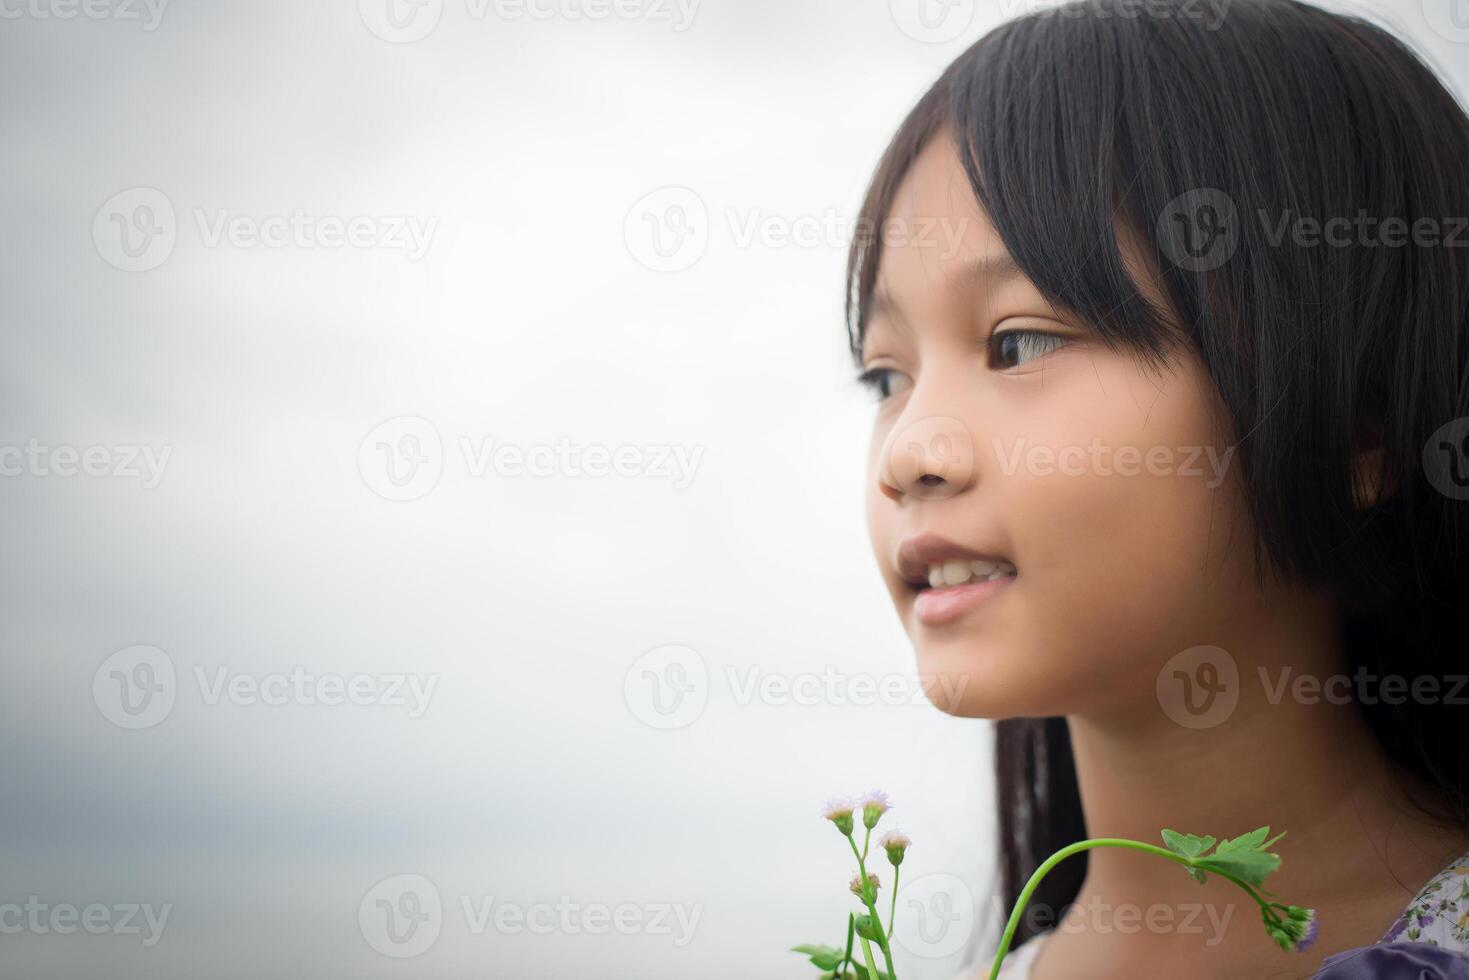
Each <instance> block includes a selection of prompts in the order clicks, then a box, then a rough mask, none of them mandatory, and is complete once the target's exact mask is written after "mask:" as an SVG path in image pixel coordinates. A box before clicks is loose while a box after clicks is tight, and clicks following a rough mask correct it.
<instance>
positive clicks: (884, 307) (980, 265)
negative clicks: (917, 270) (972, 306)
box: [867, 252, 1028, 320]
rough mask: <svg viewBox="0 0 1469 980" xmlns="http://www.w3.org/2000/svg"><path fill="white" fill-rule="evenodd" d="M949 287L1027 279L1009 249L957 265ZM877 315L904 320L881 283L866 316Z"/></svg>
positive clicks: (986, 284)
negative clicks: (960, 265) (958, 266)
mask: <svg viewBox="0 0 1469 980" xmlns="http://www.w3.org/2000/svg"><path fill="white" fill-rule="evenodd" d="M946 279H947V281H946V283H945V285H946V287H947V288H949V289H963V288H967V287H974V286H994V285H998V284H1000V283H1004V282H1011V281H1013V280H1016V279H1027V281H1028V277H1027V276H1026V275H1025V273H1024V272H1022V271H1021V269H1020V266H1019V265H1017V264H1016V262H1015V260H1014V259H1013V258H1012V257H1011V256H1010V254H1009V253H1008V252H999V253H997V254H995V255H985V256H981V257H980V258H977V259H974V260H972V261H970V262H966V263H965V264H964V265H963V266H962V267H960V268H959V269H956V270H955V271H954V272H952V273H950V274H949V275H948V276H947V277H946ZM875 316H891V317H893V318H895V319H898V320H902V314H901V311H900V310H899V309H898V304H897V303H895V302H894V301H893V300H892V298H891V297H890V296H888V294H887V291H886V290H884V289H883V288H882V287H881V286H879V287H877V288H875V289H874V290H873V291H872V299H871V302H870V306H869V308H868V311H867V319H869V320H870V319H871V318H872V317H875Z"/></svg>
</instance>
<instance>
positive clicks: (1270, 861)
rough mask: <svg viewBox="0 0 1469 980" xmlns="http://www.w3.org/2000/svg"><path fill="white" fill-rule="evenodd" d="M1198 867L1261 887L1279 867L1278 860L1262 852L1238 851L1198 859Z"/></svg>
mask: <svg viewBox="0 0 1469 980" xmlns="http://www.w3.org/2000/svg"><path fill="white" fill-rule="evenodd" d="M1199 867H1200V868H1203V869H1206V870H1208V871H1213V872H1214V873H1215V874H1223V875H1231V876H1233V877H1235V878H1238V879H1239V880H1240V881H1243V882H1246V883H1248V884H1251V885H1263V884H1264V883H1265V879H1266V878H1268V877H1269V876H1270V875H1271V874H1272V873H1274V871H1275V870H1276V869H1277V868H1279V867H1280V858H1279V857H1277V856H1276V855H1274V854H1266V853H1265V852H1264V851H1240V852H1238V853H1234V854H1226V855H1224V856H1222V857H1221V856H1220V855H1218V854H1213V855H1210V856H1209V857H1206V858H1200V859H1199Z"/></svg>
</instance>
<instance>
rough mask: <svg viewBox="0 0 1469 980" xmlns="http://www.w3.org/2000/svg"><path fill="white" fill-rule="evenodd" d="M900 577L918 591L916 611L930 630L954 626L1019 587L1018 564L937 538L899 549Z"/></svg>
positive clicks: (916, 540) (924, 538)
mask: <svg viewBox="0 0 1469 980" xmlns="http://www.w3.org/2000/svg"><path fill="white" fill-rule="evenodd" d="M898 573H899V574H900V575H901V576H902V578H903V580H904V581H905V582H907V583H908V585H909V587H911V588H912V589H913V592H914V595H915V599H914V603H913V612H914V614H915V615H916V616H917V617H918V619H919V621H920V622H922V623H923V624H924V625H927V626H942V625H945V624H947V623H952V622H954V621H956V620H958V619H960V618H962V617H963V616H964V615H966V614H967V613H968V612H970V611H971V610H973V609H975V608H976V607H978V606H979V605H981V604H982V603H984V602H985V601H987V600H988V599H990V598H992V597H993V596H995V595H997V594H999V593H1000V592H1002V591H1003V590H1004V589H1006V588H1008V587H1009V586H1010V585H1011V584H1013V583H1014V582H1015V580H1016V578H1017V577H1018V572H1017V569H1016V566H1015V563H1014V562H1012V561H1010V560H1009V559H1008V558H1005V557H1003V556H1001V555H996V554H984V553H981V552H978V551H974V550H973V549H969V548H966V547H964V546H962V545H958V544H955V543H954V542H952V541H949V540H947V539H944V538H940V537H937V536H935V535H920V536H918V537H914V538H909V539H907V540H906V541H904V542H903V543H902V544H901V545H900V546H899V548H898Z"/></svg>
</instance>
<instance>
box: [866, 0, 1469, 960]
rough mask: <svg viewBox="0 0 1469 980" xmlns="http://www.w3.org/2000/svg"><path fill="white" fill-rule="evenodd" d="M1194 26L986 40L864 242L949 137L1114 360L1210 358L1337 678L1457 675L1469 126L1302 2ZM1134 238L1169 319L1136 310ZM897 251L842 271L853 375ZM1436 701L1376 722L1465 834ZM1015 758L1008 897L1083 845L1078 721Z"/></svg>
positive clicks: (1397, 45) (956, 77)
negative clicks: (1370, 472)
mask: <svg viewBox="0 0 1469 980" xmlns="http://www.w3.org/2000/svg"><path fill="white" fill-rule="evenodd" d="M1203 6H1204V7H1211V5H1209V4H1205V5H1203ZM1212 7H1213V12H1214V13H1220V12H1221V11H1220V9H1219V8H1218V5H1212ZM1201 9H1202V8H1201V7H1200V4H1199V3H1197V2H1194V0H1150V2H1149V3H1148V4H1146V5H1143V6H1141V7H1140V6H1139V5H1138V4H1137V3H1136V2H1129V0H1083V2H1080V3H1075V4H1072V5H1070V6H1068V7H1063V8H1059V9H1056V10H1051V11H1046V12H1042V13H1036V14H1032V15H1030V16H1027V17H1024V18H1022V19H1019V20H1015V21H1012V22H1009V23H1007V24H1005V25H1003V26H1001V27H1000V28H998V29H996V30H995V31H993V32H992V33H990V34H988V35H986V36H985V37H984V38H982V39H981V40H980V41H978V42H977V43H976V44H974V45H973V46H972V47H971V48H969V49H968V50H967V51H965V52H964V53H963V54H962V55H961V56H960V57H959V58H958V59H957V60H956V61H955V62H954V63H953V64H952V65H950V66H949V67H948V69H947V70H945V71H944V73H943V75H942V76H941V77H940V78H939V80H938V81H937V82H936V83H935V84H934V85H933V87H932V88H931V89H929V91H928V92H927V93H926V94H925V95H924V96H923V97H922V99H921V100H920V101H919V102H918V104H917V106H916V107H915V108H914V109H913V110H912V112H911V113H910V114H909V116H908V117H907V119H905V120H904V122H903V124H902V125H901V127H900V128H899V129H898V132H897V134H896V136H895V137H894V138H893V140H892V142H891V144H890V145H889V147H888V149H887V151H886V153H885V154H884V156H883V158H882V161H881V163H880V164H879V166H878V168H877V171H876V174H875V176H874V177H873V180H872V183H871V186H870V188H869V190H868V193H867V197H866V200H865V202H864V205H863V209H862V219H863V220H862V221H861V222H859V225H860V226H862V227H868V228H880V227H881V222H882V221H883V219H884V218H885V217H886V216H887V214H888V212H889V210H890V208H891V205H892V201H893V197H894V193H895V191H896V189H897V187H898V184H899V183H900V182H901V180H902V178H903V176H904V175H905V174H906V172H907V171H908V169H909V168H910V166H911V164H912V163H913V160H914V158H915V157H916V156H917V155H918V153H919V152H920V150H921V149H922V148H923V147H924V146H925V145H926V144H927V143H928V141H929V140H930V139H932V138H934V137H935V136H936V135H937V134H939V133H941V132H947V133H950V134H952V136H953V138H954V141H955V144H956V146H957V149H958V151H959V155H960V157H961V159H962V160H963V163H964V167H965V171H966V174H967V177H968V181H969V184H970V186H971V188H972V189H973V192H974V194H975V196H976V198H977V200H978V201H979V203H980V205H981V206H982V207H983V208H984V209H985V211H986V213H987V214H988V216H989V218H990V220H991V221H992V222H993V224H994V226H995V228H996V230H997V231H998V233H999V234H1000V236H1001V238H1002V239H1003V241H1004V243H1005V245H1006V247H1007V248H1008V250H1009V252H1010V254H1011V255H1012V256H1013V257H1014V259H1015V261H1016V262H1017V264H1018V265H1019V266H1020V268H1021V269H1022V270H1023V271H1024V272H1025V273H1026V275H1027V276H1028V277H1029V278H1030V279H1031V280H1032V281H1033V282H1034V283H1035V285H1036V286H1037V288H1038V289H1039V290H1040V291H1041V292H1042V293H1043V294H1044V295H1045V296H1046V297H1047V299H1048V300H1050V301H1051V302H1052V303H1054V304H1055V305H1057V306H1058V307H1059V308H1061V309H1063V310H1067V311H1070V312H1071V313H1074V314H1075V315H1076V316H1077V317H1078V318H1080V319H1081V320H1083V321H1084V322H1086V323H1087V324H1088V325H1089V326H1090V327H1091V328H1092V329H1094V330H1095V331H1096V332H1097V334H1098V336H1099V337H1100V338H1101V339H1102V341H1103V342H1104V343H1107V344H1109V345H1114V346H1117V347H1120V348H1128V349H1131V350H1134V351H1136V352H1139V353H1141V354H1145V355H1147V356H1148V357H1149V358H1162V357H1165V356H1166V354H1167V351H1168V348H1169V346H1170V338H1173V339H1176V338H1177V337H1179V336H1180V331H1181V335H1182V337H1184V338H1186V342H1187V343H1189V344H1191V345H1192V346H1193V348H1194V349H1195V350H1196V351H1197V353H1198V355H1199V356H1200V358H1201V360H1202V362H1203V364H1204V366H1205V368H1206V369H1207V371H1208V373H1209V375H1210V377H1211V378H1212V380H1213V383H1214V385H1215V386H1216V387H1217V389H1218V392H1219V394H1220V396H1221V399H1222V402H1223V404H1224V405H1225V406H1226V407H1227V411H1228V413H1229V417H1228V420H1227V421H1228V423H1229V425H1230V426H1231V427H1232V430H1233V432H1234V433H1235V434H1236V438H1238V439H1239V440H1240V441H1239V446H1238V460H1239V464H1240V472H1241V475H1242V478H1243V481H1244V486H1245V491H1246V494H1247V497H1248V500H1249V505H1250V509H1251V516H1252V518H1253V521H1254V524H1255V526H1256V527H1257V529H1258V531H1259V536H1258V540H1257V541H1256V542H1255V548H1256V554H1257V556H1259V557H1260V558H1261V559H1262V560H1261V561H1260V563H1259V567H1260V568H1261V575H1262V577H1263V576H1265V575H1267V574H1268V575H1275V576H1279V577H1280V578H1282V579H1283V580H1290V581H1297V582H1301V583H1304V584H1307V585H1310V586H1312V587H1320V588H1323V589H1328V590H1330V592H1331V593H1332V594H1334V595H1335V596H1336V597H1338V599H1339V602H1340V608H1341V609H1342V617H1343V625H1344V628H1343V631H1342V635H1343V637H1344V650H1343V657H1344V663H1345V667H1346V670H1347V671H1349V672H1355V671H1356V670H1358V669H1359V668H1366V669H1367V670H1373V671H1376V672H1377V673H1379V674H1394V675H1404V676H1406V677H1409V678H1411V677H1414V676H1418V675H1431V676H1434V677H1438V678H1443V677H1445V676H1448V675H1453V674H1455V673H1457V674H1460V675H1462V674H1463V673H1464V672H1465V662H1466V658H1465V657H1464V656H1463V652H1464V644H1465V641H1466V638H1469V608H1466V606H1469V589H1466V584H1469V583H1466V565H1469V562H1466V556H1469V547H1466V545H1469V538H1466V534H1469V521H1466V518H1469V502H1466V501H1465V500H1464V499H1462V497H1463V496H1469V491H1466V492H1465V493H1464V494H1461V495H1460V494H1456V493H1455V492H1454V488H1453V487H1449V488H1448V489H1447V490H1446V489H1444V488H1443V484H1442V477H1443V476H1444V474H1443V473H1442V472H1438V473H1435V471H1434V466H1435V465H1436V464H1434V463H1433V460H1434V459H1435V458H1437V456H1436V454H1437V453H1439V452H1440V451H1443V452H1458V451H1460V450H1459V448H1458V447H1459V445H1460V444H1459V443H1458V441H1457V440H1459V439H1463V440H1464V443H1463V449H1462V452H1463V453H1464V454H1465V456H1469V421H1466V422H1464V423H1463V426H1462V427H1461V428H1458V429H1452V430H1449V431H1452V433H1453V436H1454V442H1453V445H1452V447H1450V446H1448V445H1440V443H1443V442H1444V435H1443V434H1444V432H1445V431H1446V430H1444V428H1443V427H1444V426H1446V425H1450V424H1451V423H1455V422H1456V420H1461V419H1465V418H1466V417H1469V404H1466V398H1469V228H1466V227H1465V225H1469V177H1466V173H1469V171H1466V169H1465V168H1466V163H1469V119H1466V116H1465V113H1464V110H1463V108H1462V107H1461V106H1460V105H1459V104H1458V102H1457V101H1456V100H1455V98H1454V97H1453V96H1452V95H1451V94H1450V93H1449V92H1448V91H1447V90H1446V89H1445V87H1444V85H1443V84H1442V83H1441V82H1440V81H1439V79H1438V78H1437V77H1436V76H1435V74H1434V73H1433V72H1432V71H1431V70H1430V69H1429V68H1428V67H1426V66H1425V64H1424V62H1423V61H1422V60H1420V58H1419V57H1418V56H1416V55H1415V54H1414V53H1413V52H1412V51H1411V50H1410V49H1409V48H1408V47H1406V46H1405V45H1404V44H1403V43H1402V42H1401V41H1399V40H1397V39H1396V38H1394V37H1393V36H1392V35H1390V34H1389V33H1387V32H1386V31H1384V30H1382V29H1381V28H1378V27H1376V26H1374V25H1372V24H1369V23H1367V22H1365V21H1363V20H1361V19H1357V18H1353V17H1347V16H1342V15H1339V14H1335V13H1330V12H1327V11H1325V10H1322V9H1319V8H1316V7H1312V6H1309V5H1307V4H1304V3H1298V2H1294V0H1235V2H1234V3H1233V4H1230V5H1227V6H1226V7H1224V8H1223V10H1222V19H1220V18H1218V17H1206V16H1201ZM1203 13H1206V14H1207V13H1209V11H1203ZM1296 217H1300V218H1305V219H1314V220H1315V221H1318V222H1328V221H1331V220H1332V219H1336V220H1335V223H1334V224H1333V225H1332V227H1333V228H1334V229H1335V231H1334V233H1333V237H1332V241H1331V243H1330V244H1328V243H1326V242H1323V241H1320V240H1317V241H1313V240H1312V239H1311V238H1310V237H1309V236H1307V235H1296V234H1294V233H1290V232H1287V233H1285V234H1284V235H1283V237H1281V230H1282V229H1283V228H1284V227H1285V226H1283V225H1281V224H1280V222H1281V221H1282V220H1287V221H1291V220H1293V219H1294V218H1296ZM1389 219H1393V220H1391V221H1390V220H1389ZM1398 220H1401V221H1402V222H1403V223H1404V224H1403V225H1398V224H1397V221H1398ZM1343 221H1346V222H1349V223H1352V224H1350V225H1343V224H1342V222H1343ZM1415 222H1417V224H1415ZM1425 222H1426V223H1425ZM1291 227H1292V228H1293V229H1294V228H1296V227H1297V226H1295V225H1292V226H1291ZM1403 227H1406V228H1408V229H1409V236H1408V239H1409V240H1408V241H1406V242H1403V241H1402V240H1401V238H1402V235H1401V234H1400V232H1401V229H1402V228H1403ZM1389 229H1394V231H1392V232H1390V231H1389ZM1122 236H1126V239H1125V240H1130V241H1131V242H1133V243H1134V244H1135V245H1136V247H1137V248H1138V249H1140V251H1141V255H1142V258H1143V260H1144V261H1145V262H1146V263H1147V264H1148V265H1150V266H1151V268H1150V269H1149V270H1148V271H1149V272H1150V273H1151V274H1153V275H1155V276H1157V278H1158V281H1159V284H1160V285H1161V287H1162V290H1163V293H1164V295H1165V297H1166V302H1167V305H1168V307H1169V308H1168V309H1166V310H1160V309H1156V308H1154V307H1153V306H1152V305H1150V304H1149V303H1148V302H1147V300H1145V299H1144V297H1143V296H1142V294H1141V293H1140V292H1139V290H1138V288H1137V285H1136V284H1135V282H1134V280H1133V279H1132V278H1131V277H1130V276H1129V274H1128V272H1127V270H1126V269H1125V268H1124V263H1123V250H1122V248H1121V247H1120V246H1119V238H1120V237H1122ZM1205 246H1207V247H1205ZM881 255H882V242H881V238H880V236H878V237H867V238H859V239H857V240H854V242H853V245H852V250H851V253H850V255H849V259H848V270H847V323H848V331H849V335H850V341H851V346H852V350H853V353H854V355H855V356H856V357H857V358H858V359H859V360H860V356H861V354H860V351H861V344H862V338H863V333H864V329H865V326H866V315H867V310H868V307H869V303H870V300H871V297H872V294H873V290H874V287H875V285H876V278H877V271H878V265H879V262H880V259H881ZM1357 454H1375V456H1376V458H1377V460H1378V462H1379V464H1380V465H1379V468H1378V469H1377V470H1376V471H1375V472H1376V473H1377V474H1378V476H1379V481H1378V487H1379V489H1380V490H1381V492H1380V493H1379V494H1378V495H1377V499H1376V502H1375V503H1371V502H1370V498H1369V499H1368V500H1366V501H1364V500H1363V498H1361V497H1360V496H1359V495H1354V489H1356V485H1355V482H1354V467H1353V461H1354V458H1357ZM1450 462H1453V463H1454V465H1457V460H1451V461H1450ZM1455 475H1457V474H1455ZM1424 700H1427V699H1419V703H1413V699H1406V701H1405V703H1402V704H1387V703H1383V700H1381V699H1379V700H1378V701H1377V703H1375V704H1366V703H1363V704H1361V706H1360V707H1361V711H1362V712H1363V713H1364V715H1365V717H1366V719H1367V722H1368V723H1369V725H1370V727H1371V729H1372V731H1373V733H1374V735H1375V737H1376V738H1377V739H1378V741H1379V742H1380V743H1381V745H1382V746H1383V748H1384V749H1385V750H1386V752H1387V753H1388V755H1389V756H1390V758H1391V759H1392V760H1393V761H1394V763H1395V764H1396V765H1397V766H1399V767H1400V771H1403V772H1405V773H1409V774H1412V775H1414V776H1416V777H1419V779H1421V780H1422V781H1423V782H1425V783H1426V785H1428V786H1429V787H1430V788H1431V789H1432V790H1433V792H1432V794H1431V798H1427V799H1419V800H1418V802H1419V804H1420V806H1421V807H1423V809H1424V810H1425V811H1426V812H1427V813H1429V814H1431V815H1432V816H1433V817H1434V818H1435V819H1438V820H1440V821H1442V822H1443V823H1445V824H1446V825H1449V826H1453V827H1458V828H1464V829H1469V741H1466V739H1465V738H1464V735H1463V718H1464V717H1465V715H1464V713H1463V709H1462V708H1456V707H1454V706H1452V705H1450V704H1448V703H1446V702H1447V699H1439V700H1437V701H1436V702H1435V703H1431V704H1430V703H1422V702H1423V701H1424ZM1456 713H1457V717H1456ZM995 751H996V775H997V777H998V781H999V794H998V805H999V830H1000V848H1001V855H1000V858H1001V860H1000V868H1001V878H1002V884H1001V889H1002V891H1003V893H1004V898H1005V899H1006V900H1007V902H1006V905H1007V907H1008V905H1009V904H1011V903H1013V902H1014V900H1015V899H1016V897H1017V896H1018V894H1019V891H1020V888H1021V886H1022V885H1023V884H1024V882H1025V881H1026V879H1027V877H1028V876H1029V875H1030V874H1031V872H1032V871H1033V870H1034V869H1035V867H1036V866H1037V865H1038V864H1039V862H1040V861H1042V860H1044V859H1045V857H1047V856H1048V855H1049V854H1050V853H1051V852H1052V851H1054V850H1056V849H1057V848H1059V847H1061V846H1064V845H1065V844H1068V843H1071V842H1073V841H1076V840H1079V839H1081V838H1083V837H1084V836H1085V834H1086V827H1085V821H1084V818H1083V814H1082V809H1081V802H1080V799H1079V796H1078V791H1077V779H1076V770H1075V762H1074V758H1073V755H1072V750H1071V742H1070V737H1069V734H1068V731H1067V725H1066V720H1065V719H1064V718H1017V719H1008V720H1004V721H1001V722H999V723H998V725H997V730H996V749H995ZM1084 874H1085V863H1084V860H1078V859H1073V860H1072V861H1070V862H1067V863H1066V864H1064V865H1062V866H1061V867H1060V868H1059V869H1057V872H1056V873H1053V874H1052V875H1050V876H1049V877H1047V878H1046V879H1045V881H1044V883H1043V884H1042V886H1041V889H1040V891H1039V892H1038V893H1037V894H1036V896H1035V901H1036V902H1038V903H1040V904H1041V905H1043V906H1045V907H1047V908H1049V909H1052V910H1061V909H1063V908H1064V907H1065V906H1066V905H1067V904H1069V903H1070V902H1071V901H1073V900H1074V899H1075V897H1076V895H1077V893H1078V889H1079V887H1080V884H1081V881H1082V878H1083V877H1084ZM1033 931H1035V929H1034V927H1033V926H1031V925H1030V924H1029V923H1023V924H1022V926H1021V932H1020V934H1019V936H1018V938H1019V939H1022V940H1023V939H1024V938H1027V937H1028V936H1029V935H1030V934H1032V932H1033Z"/></svg>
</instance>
